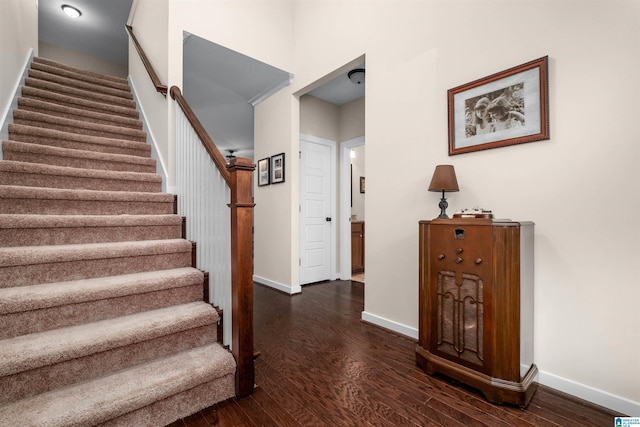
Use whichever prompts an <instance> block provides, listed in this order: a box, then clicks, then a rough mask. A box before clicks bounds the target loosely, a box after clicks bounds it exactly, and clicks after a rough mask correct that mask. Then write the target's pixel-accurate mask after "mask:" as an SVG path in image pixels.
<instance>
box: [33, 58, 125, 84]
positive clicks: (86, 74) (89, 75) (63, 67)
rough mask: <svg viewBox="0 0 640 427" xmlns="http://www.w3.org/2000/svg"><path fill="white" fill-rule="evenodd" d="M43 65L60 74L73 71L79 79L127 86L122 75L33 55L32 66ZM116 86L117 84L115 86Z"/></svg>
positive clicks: (36, 67)
mask: <svg viewBox="0 0 640 427" xmlns="http://www.w3.org/2000/svg"><path fill="white" fill-rule="evenodd" d="M43 66H48V67H49V68H47V70H49V71H50V72H54V73H60V74H61V75H65V76H67V77H68V76H69V74H68V73H66V72H69V73H73V74H74V75H76V76H77V77H78V79H79V80H85V79H89V80H88V81H92V79H98V80H100V81H102V82H106V83H105V84H109V83H114V84H116V85H119V86H129V84H128V82H127V79H125V78H123V77H117V76H111V75H109V74H102V73H96V72H94V71H88V70H83V69H82V68H76V67H73V66H71V65H67V64H63V63H61V62H57V61H54V60H52V59H48V58H42V57H40V56H34V57H33V62H32V67H33V68H35V69H42V70H44V69H43V68H42V67H43ZM115 87H117V86H115Z"/></svg>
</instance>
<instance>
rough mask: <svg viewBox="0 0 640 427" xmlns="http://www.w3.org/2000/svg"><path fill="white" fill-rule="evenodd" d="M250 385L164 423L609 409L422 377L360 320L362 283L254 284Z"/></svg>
mask: <svg viewBox="0 0 640 427" xmlns="http://www.w3.org/2000/svg"><path fill="white" fill-rule="evenodd" d="M254 289H255V294H254V307H255V309H254V313H255V314H254V321H255V338H254V342H255V348H256V350H258V351H260V352H261V353H262V355H261V356H260V358H259V359H257V360H256V365H255V366H256V384H257V388H256V389H255V391H254V393H253V395H252V396H250V397H247V398H244V399H231V400H228V401H226V402H223V403H220V404H217V405H215V406H213V407H210V408H208V409H206V410H203V411H201V412H199V413H197V414H195V415H193V416H191V417H189V418H186V419H184V420H179V421H177V422H175V423H173V424H171V426H176V427H177V426H181V427H183V426H233V427H237V426H578V425H579V426H594V427H595V426H610V425H613V417H614V415H615V414H614V413H611V412H609V411H608V410H606V409H603V408H600V407H596V406H594V405H591V404H589V403H587V402H584V401H580V400H577V399H575V398H573V397H571V396H567V395H564V394H562V393H559V392H557V391H555V390H553V389H550V388H547V387H544V386H539V387H538V391H537V392H536V394H535V395H534V397H533V399H532V400H531V403H530V404H529V406H528V407H527V409H526V410H525V409H521V408H518V407H513V406H498V405H492V404H490V403H488V402H487V401H486V400H484V399H483V397H482V396H481V395H480V394H479V393H478V392H476V391H475V390H473V389H469V388H467V387H465V386H463V385H461V384H458V383H455V382H452V381H450V380H447V379H445V378H442V377H430V376H428V375H426V374H425V373H424V372H423V371H422V370H421V369H420V368H419V367H418V366H417V365H416V362H415V356H414V354H415V353H414V347H415V342H414V341H413V340H411V339H409V338H406V337H404V336H400V335H396V334H394V333H392V332H389V331H386V330H383V329H381V328H378V327H376V326H372V325H369V324H366V323H364V322H362V321H361V320H360V316H361V312H362V310H363V306H364V295H363V294H364V285H363V284H361V283H358V282H350V281H333V282H325V283H320V284H315V285H307V286H304V287H303V290H302V294H299V295H294V296H289V295H286V294H283V293H280V292H277V291H274V290H272V289H269V288H266V287H264V286H260V285H256V286H255V288H254Z"/></svg>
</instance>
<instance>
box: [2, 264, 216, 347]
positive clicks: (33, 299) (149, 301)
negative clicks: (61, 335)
mask: <svg viewBox="0 0 640 427" xmlns="http://www.w3.org/2000/svg"><path fill="white" fill-rule="evenodd" d="M203 277H204V274H203V273H202V272H201V271H199V270H196V269H195V268H192V267H183V268H176V269H173V270H162V271H149V272H144V273H132V274H123V275H120V276H110V277H98V278H93V279H82V280H72V281H66V282H55V283H45V284H39V285H32V286H18V287H13V288H0V316H1V318H2V328H0V339H6V338H12V337H16V336H19V335H26V334H33V333H36V332H43V331H47V330H51V329H56V328H61V327H65V326H71V325H77V324H80V323H86V322H96V321H99V320H104V319H109V318H113V317H117V316H123V315H126V314H132V313H138V312H141V311H147V310H154V309H158V308H163V307H168V306H171V305H177V304H186V303H188V302H194V301H202V294H203V289H202V286H203Z"/></svg>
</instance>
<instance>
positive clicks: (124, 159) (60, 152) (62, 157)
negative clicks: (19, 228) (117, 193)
mask: <svg viewBox="0 0 640 427" xmlns="http://www.w3.org/2000/svg"><path fill="white" fill-rule="evenodd" d="M2 156H3V159H4V160H12V161H16V162H25V163H40V164H46V165H51V166H64V167H73V168H82V169H95V170H110V171H121V172H141V173H155V172H156V161H155V159H152V158H150V157H141V156H131V155H126V154H111V153H100V152H95V151H87V150H76V149H72V148H60V147H54V146H48V145H40V144H32V143H28V142H19V141H3V142H2Z"/></svg>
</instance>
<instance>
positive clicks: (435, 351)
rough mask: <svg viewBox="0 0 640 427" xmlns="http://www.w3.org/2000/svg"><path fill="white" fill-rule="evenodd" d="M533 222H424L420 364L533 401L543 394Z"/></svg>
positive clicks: (491, 395)
mask: <svg viewBox="0 0 640 427" xmlns="http://www.w3.org/2000/svg"><path fill="white" fill-rule="evenodd" d="M533 228H534V225H533V223H532V222H514V221H510V220H499V221H498V220H491V219H435V220H432V221H420V223H419V232H420V249H419V250H420V254H419V256H420V271H419V273H420V275H419V281H420V289H419V316H420V319H419V322H420V323H419V339H418V345H417V347H416V359H417V362H418V364H419V365H420V366H421V367H422V368H423V369H424V370H425V371H426V372H427V373H428V374H430V375H433V374H435V373H440V374H443V375H446V376H448V377H450V378H453V379H456V380H458V381H460V382H463V383H465V384H467V385H469V386H471V387H473V388H476V389H478V390H479V391H480V392H481V393H482V394H483V395H484V396H485V398H486V399H487V400H489V401H490V402H494V403H511V404H514V405H518V406H521V407H526V406H527V404H528V403H529V401H530V400H531V397H532V396H533V394H534V393H535V390H536V388H537V383H536V382H535V381H534V380H535V378H536V376H537V373H538V368H537V367H536V365H535V364H534V363H533Z"/></svg>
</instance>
